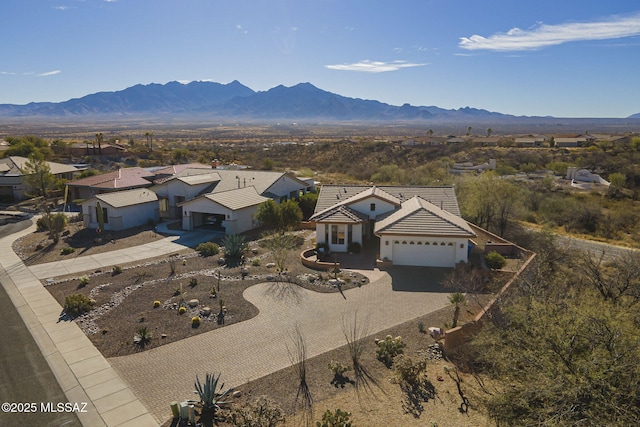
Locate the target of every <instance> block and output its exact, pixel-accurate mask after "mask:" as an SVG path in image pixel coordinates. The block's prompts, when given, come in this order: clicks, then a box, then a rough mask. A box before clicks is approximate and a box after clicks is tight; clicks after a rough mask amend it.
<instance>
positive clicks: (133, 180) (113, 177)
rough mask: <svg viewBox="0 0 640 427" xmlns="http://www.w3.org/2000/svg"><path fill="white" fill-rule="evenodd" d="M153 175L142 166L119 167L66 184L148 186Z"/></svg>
mask: <svg viewBox="0 0 640 427" xmlns="http://www.w3.org/2000/svg"><path fill="white" fill-rule="evenodd" d="M153 177H154V174H153V173H152V172H149V171H147V170H145V169H142V168H138V167H133V168H121V169H118V170H117V171H113V172H108V173H103V174H100V175H94V176H89V177H87V178H82V179H78V180H76V181H70V182H68V183H67V185H69V186H70V187H91V188H100V189H118V188H121V189H128V188H135V187H146V186H150V185H151V179H153ZM145 178H148V179H145Z"/></svg>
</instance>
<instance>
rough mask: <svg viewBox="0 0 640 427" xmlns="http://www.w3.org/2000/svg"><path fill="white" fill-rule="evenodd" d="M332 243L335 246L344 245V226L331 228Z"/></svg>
mask: <svg viewBox="0 0 640 427" xmlns="http://www.w3.org/2000/svg"><path fill="white" fill-rule="evenodd" d="M331 243H333V244H334V245H344V225H335V224H334V225H332V226H331Z"/></svg>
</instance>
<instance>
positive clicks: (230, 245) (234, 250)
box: [222, 234, 249, 260]
mask: <svg viewBox="0 0 640 427" xmlns="http://www.w3.org/2000/svg"><path fill="white" fill-rule="evenodd" d="M222 244H223V245H224V256H225V257H226V258H228V259H233V260H239V259H240V258H242V256H243V255H244V253H245V252H246V251H247V248H248V247H249V246H248V244H247V242H246V240H245V238H244V236H242V235H240V234H229V235H228V236H227V237H225V238H224V240H223V241H222Z"/></svg>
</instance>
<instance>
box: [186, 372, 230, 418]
mask: <svg viewBox="0 0 640 427" xmlns="http://www.w3.org/2000/svg"><path fill="white" fill-rule="evenodd" d="M219 382H220V374H218V376H216V375H215V374H210V373H207V374H206V377H205V380H204V383H201V382H200V378H198V376H197V375H196V382H195V383H194V385H195V387H196V389H195V391H194V393H196V394H197V395H198V396H200V403H201V404H202V409H203V410H206V411H211V412H213V413H215V412H216V411H218V410H219V409H221V407H222V406H224V405H227V404H228V403H229V402H227V401H225V400H224V399H226V398H227V397H228V396H229V395H231V393H233V388H229V389H227V390H225V391H222V389H223V388H224V383H222V384H220V387H218V383H219Z"/></svg>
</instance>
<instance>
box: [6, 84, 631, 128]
mask: <svg viewBox="0 0 640 427" xmlns="http://www.w3.org/2000/svg"><path fill="white" fill-rule="evenodd" d="M152 115H171V116H181V115H189V116H199V117H200V116H202V117H204V116H208V117H218V118H227V119H252V120H255V119H261V120H262V119H264V120H275V119H291V120H333V121H350V120H352V121H353V120H357V121H368V120H375V121H404V120H411V121H413V120H429V121H430V120H435V121H467V122H468V121H476V122H478V121H487V122H489V121H492V122H496V121H511V120H514V119H521V120H522V119H529V118H528V117H516V116H512V115H508V114H501V113H496V112H490V111H487V110H481V109H476V108H470V107H465V108H460V109H454V110H447V109H443V108H439V107H434V106H430V107H417V106H412V105H409V104H404V105H402V106H393V105H389V104H385V103H382V102H379V101H375V100H364V99H358V98H349V97H345V96H341V95H337V94H335V93H331V92H327V91H324V90H322V89H319V88H317V87H315V86H314V85H312V84H311V83H300V84H297V85H295V86H291V87H285V86H282V85H280V86H276V87H274V88H272V89H269V90H267V91H261V92H256V91H254V90H253V89H251V88H249V87H247V86H245V85H243V84H242V83H240V82H238V81H237V80H236V81H233V82H231V83H228V84H221V83H215V82H203V81H194V82H191V83H188V84H183V83H179V82H175V81H174V82H169V83H166V84H156V83H152V84H147V85H142V84H138V85H135V86H132V87H129V88H127V89H124V90H121V91H115V92H98V93H94V94H91V95H86V96H83V97H81V98H74V99H70V100H68V101H64V102H32V103H29V104H26V105H15V104H0V117H78V118H81V117H94V116H100V117H105V116H107V117H114V118H117V117H123V116H152ZM630 118H640V114H636V115H634V116H631V117H630Z"/></svg>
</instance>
